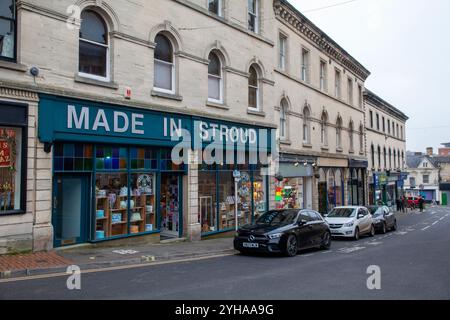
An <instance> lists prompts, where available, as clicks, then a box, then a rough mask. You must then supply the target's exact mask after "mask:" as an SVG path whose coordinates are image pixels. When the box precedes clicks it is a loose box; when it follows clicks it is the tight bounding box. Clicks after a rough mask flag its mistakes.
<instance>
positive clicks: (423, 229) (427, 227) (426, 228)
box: [422, 226, 430, 231]
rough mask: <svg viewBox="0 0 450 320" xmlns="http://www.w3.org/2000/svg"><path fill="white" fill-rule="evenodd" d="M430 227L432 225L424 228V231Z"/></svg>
mask: <svg viewBox="0 0 450 320" xmlns="http://www.w3.org/2000/svg"><path fill="white" fill-rule="evenodd" d="M428 228H430V226H428V227H425V228H423V229H422V231H425V230H427V229H428Z"/></svg>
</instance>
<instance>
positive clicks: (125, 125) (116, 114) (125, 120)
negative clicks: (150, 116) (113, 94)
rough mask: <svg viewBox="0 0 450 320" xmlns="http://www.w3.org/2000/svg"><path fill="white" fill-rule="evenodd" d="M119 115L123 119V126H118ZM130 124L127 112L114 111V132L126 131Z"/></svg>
mask: <svg viewBox="0 0 450 320" xmlns="http://www.w3.org/2000/svg"><path fill="white" fill-rule="evenodd" d="M119 117H120V118H122V120H123V127H121V128H120V126H119ZM129 126H130V121H129V120H128V117H127V114H126V113H124V112H119V111H114V132H119V133H122V132H127V131H128V128H129Z"/></svg>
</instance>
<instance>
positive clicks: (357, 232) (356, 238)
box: [353, 228, 359, 241]
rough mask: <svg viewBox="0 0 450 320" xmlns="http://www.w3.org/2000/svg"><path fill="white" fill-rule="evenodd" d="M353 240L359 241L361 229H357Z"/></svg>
mask: <svg viewBox="0 0 450 320" xmlns="http://www.w3.org/2000/svg"><path fill="white" fill-rule="evenodd" d="M353 238H354V239H355V240H356V241H358V240H359V228H356V229H355V235H354V236H353Z"/></svg>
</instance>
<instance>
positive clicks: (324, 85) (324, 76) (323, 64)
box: [320, 60, 327, 91]
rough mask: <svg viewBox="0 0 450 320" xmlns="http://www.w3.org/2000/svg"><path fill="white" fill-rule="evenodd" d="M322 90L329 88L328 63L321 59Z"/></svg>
mask: <svg viewBox="0 0 450 320" xmlns="http://www.w3.org/2000/svg"><path fill="white" fill-rule="evenodd" d="M320 90H322V91H326V90H327V63H326V62H325V61H323V60H320Z"/></svg>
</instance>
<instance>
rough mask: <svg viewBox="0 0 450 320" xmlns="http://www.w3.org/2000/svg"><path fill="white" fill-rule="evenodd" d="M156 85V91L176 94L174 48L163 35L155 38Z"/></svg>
mask: <svg viewBox="0 0 450 320" xmlns="http://www.w3.org/2000/svg"><path fill="white" fill-rule="evenodd" d="M155 42H156V48H155V79H154V81H155V83H154V89H155V90H157V91H162V92H166V93H174V92H175V63H174V54H173V46H172V43H171V42H170V40H169V39H168V38H167V37H166V36H165V35H163V34H158V35H157V36H156V38H155Z"/></svg>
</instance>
